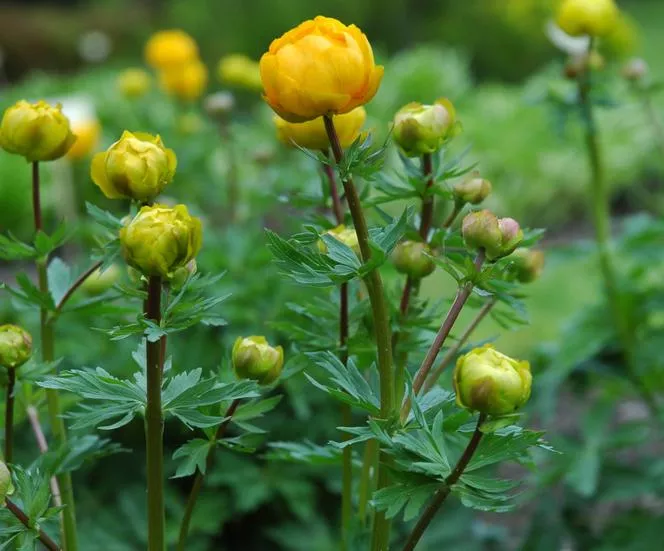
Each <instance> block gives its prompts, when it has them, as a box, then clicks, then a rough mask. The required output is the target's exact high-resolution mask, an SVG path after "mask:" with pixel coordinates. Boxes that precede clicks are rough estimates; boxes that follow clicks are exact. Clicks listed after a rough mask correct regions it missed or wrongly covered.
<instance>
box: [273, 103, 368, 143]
mask: <svg viewBox="0 0 664 551" xmlns="http://www.w3.org/2000/svg"><path fill="white" fill-rule="evenodd" d="M366 118H367V112H366V110H365V109H364V107H356V108H355V109H353V110H352V111H350V112H349V113H346V114H344V115H339V116H338V117H336V118H335V119H334V126H335V128H336V130H337V134H338V135H339V141H340V142H341V147H348V146H349V145H351V144H352V143H353V142H354V141H355V140H356V139H357V137H358V136H359V135H360V129H361V128H362V125H363V124H364V121H365V120H366ZM274 124H275V125H276V127H277V137H278V138H279V140H280V141H281V142H283V143H284V144H286V145H289V146H294V145H295V144H297V145H299V146H300V147H306V148H307V149H318V150H321V151H327V150H328V149H329V147H330V140H329V139H328V137H327V132H326V131H325V123H324V122H323V117H318V118H317V119H313V120H311V121H307V122H288V121H286V120H284V119H282V118H281V117H280V116H278V115H275V117H274Z"/></svg>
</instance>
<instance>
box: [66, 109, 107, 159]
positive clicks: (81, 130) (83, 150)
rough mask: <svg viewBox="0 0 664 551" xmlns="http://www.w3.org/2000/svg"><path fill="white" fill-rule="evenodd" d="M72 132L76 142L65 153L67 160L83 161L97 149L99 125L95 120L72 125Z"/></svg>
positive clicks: (99, 134) (99, 133)
mask: <svg viewBox="0 0 664 551" xmlns="http://www.w3.org/2000/svg"><path fill="white" fill-rule="evenodd" d="M72 132H73V133H74V136H75V137H76V141H75V142H74V143H73V144H72V146H71V148H70V149H69V151H68V152H67V158H68V159H72V160H79V159H84V158H85V157H87V156H88V155H90V153H92V151H93V150H94V149H95V147H97V144H98V143H99V137H100V136H101V125H100V124H99V121H98V120H97V119H90V120H86V121H81V122H78V123H72Z"/></svg>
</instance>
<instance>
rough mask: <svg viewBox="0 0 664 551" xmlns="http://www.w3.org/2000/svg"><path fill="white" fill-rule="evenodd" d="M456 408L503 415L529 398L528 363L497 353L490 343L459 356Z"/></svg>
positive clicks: (455, 382) (513, 410) (456, 379)
mask: <svg viewBox="0 0 664 551" xmlns="http://www.w3.org/2000/svg"><path fill="white" fill-rule="evenodd" d="M453 382H454V391H455V392H456V401H457V404H458V405H459V406H460V407H463V408H467V409H472V410H474V411H479V412H480V413H485V414H487V415H506V414H508V413H513V412H515V411H516V410H517V409H519V408H520V407H521V406H523V405H524V404H525V403H526V402H527V401H528V398H530V387H531V384H532V375H531V374H530V364H529V363H528V362H526V361H519V360H514V359H512V358H510V357H509V356H506V355H505V354H501V353H500V352H498V351H497V350H496V349H495V348H494V347H493V346H491V345H490V344H486V345H484V346H482V347H481V348H475V349H474V350H472V351H470V352H468V354H465V355H463V356H461V357H460V358H459V359H458V361H457V364H456V368H455V369H454V380H453Z"/></svg>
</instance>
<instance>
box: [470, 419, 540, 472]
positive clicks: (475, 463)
mask: <svg viewBox="0 0 664 551" xmlns="http://www.w3.org/2000/svg"><path fill="white" fill-rule="evenodd" d="M543 434H544V433H543V432H540V431H532V430H526V429H524V428H522V427H519V426H517V425H511V426H509V427H505V428H502V429H498V430H496V431H495V432H492V433H491V434H487V435H485V436H484V438H482V440H481V441H480V444H479V446H478V447H477V451H476V452H475V454H474V455H473V458H472V459H471V460H470V463H469V464H468V467H466V471H465V472H467V473H470V472H473V471H476V470H478V469H481V468H483V467H487V466H489V465H495V464H496V463H502V462H503V461H519V462H526V463H527V462H529V461H530V455H529V451H530V449H531V448H532V447H539V448H542V449H545V450H548V451H553V450H552V448H551V447H550V446H549V445H548V444H547V443H546V442H545V441H544V440H543V439H542V435H543Z"/></svg>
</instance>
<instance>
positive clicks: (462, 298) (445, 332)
mask: <svg viewBox="0 0 664 551" xmlns="http://www.w3.org/2000/svg"><path fill="white" fill-rule="evenodd" d="M484 258H485V253H484V250H483V249H480V250H479V252H478V253H477V257H476V258H475V270H476V272H479V271H480V270H481V269H482V264H484ZM473 287H474V284H473V282H472V281H467V282H466V283H464V284H463V285H462V286H461V287H459V290H458V291H457V294H456V297H455V298H454V302H453V303H452V306H451V307H450V309H449V311H448V312H447V316H445V320H444V321H443V324H442V325H441V326H440V329H439V330H438V333H437V334H436V337H435V338H434V340H433V343H432V344H431V347H430V348H429V351H428V352H427V355H426V356H425V358H424V360H423V361H422V365H421V366H420V368H419V369H418V370H417V373H416V374H415V379H414V380H413V394H414V395H415V396H417V394H419V392H420V390H421V389H422V385H424V381H425V379H426V378H427V375H429V371H430V370H431V368H432V367H433V363H434V362H435V361H436V357H437V356H438V353H439V352H440V349H441V348H442V347H443V344H445V340H446V339H447V337H448V336H449V334H450V331H451V330H452V327H453V326H454V323H455V322H456V320H457V318H458V317H459V314H460V313H461V310H462V309H463V307H464V305H465V304H466V301H467V300H468V297H470V293H471V292H472V291H473ZM410 406H411V404H410V400H406V402H405V403H404V405H403V407H402V408H401V422H404V421H405V420H406V418H407V417H408V413H409V412H410Z"/></svg>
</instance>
